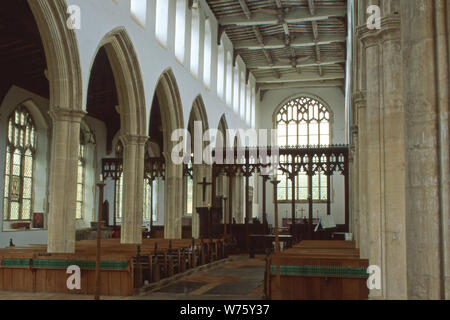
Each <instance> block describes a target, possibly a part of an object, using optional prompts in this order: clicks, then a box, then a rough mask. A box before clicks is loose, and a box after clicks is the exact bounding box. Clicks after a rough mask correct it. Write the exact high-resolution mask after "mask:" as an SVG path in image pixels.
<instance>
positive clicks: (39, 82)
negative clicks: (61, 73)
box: [0, 0, 49, 102]
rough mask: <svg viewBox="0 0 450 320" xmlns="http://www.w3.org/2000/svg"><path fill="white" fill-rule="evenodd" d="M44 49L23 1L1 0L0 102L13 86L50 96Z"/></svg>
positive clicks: (30, 14)
mask: <svg viewBox="0 0 450 320" xmlns="http://www.w3.org/2000/svg"><path fill="white" fill-rule="evenodd" d="M46 68H47V63H46V59H45V53H44V48H43V45H42V42H41V38H40V35H39V30H38V27H37V25H36V22H35V20H34V16H33V13H32V12H31V9H30V8H29V6H28V2H27V1H26V0H14V1H0V70H1V75H0V102H1V100H3V98H4V96H5V94H6V93H7V91H8V90H9V89H10V87H11V86H12V85H16V86H18V87H22V88H24V89H26V90H29V91H31V92H33V93H36V94H38V95H40V96H42V97H45V98H48V97H49V83H48V80H47V79H46V77H45V73H44V71H45V70H46Z"/></svg>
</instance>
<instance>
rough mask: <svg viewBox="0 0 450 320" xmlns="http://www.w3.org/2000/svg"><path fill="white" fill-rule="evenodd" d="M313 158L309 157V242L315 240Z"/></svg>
mask: <svg viewBox="0 0 450 320" xmlns="http://www.w3.org/2000/svg"><path fill="white" fill-rule="evenodd" d="M313 174H314V173H313V158H312V155H309V165H308V204H309V221H308V240H312V239H313V209H314V208H313Z"/></svg>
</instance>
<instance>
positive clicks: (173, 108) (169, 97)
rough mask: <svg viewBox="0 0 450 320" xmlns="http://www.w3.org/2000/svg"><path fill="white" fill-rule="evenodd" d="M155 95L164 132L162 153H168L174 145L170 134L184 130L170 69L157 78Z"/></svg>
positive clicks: (178, 97) (178, 99)
mask: <svg viewBox="0 0 450 320" xmlns="http://www.w3.org/2000/svg"><path fill="white" fill-rule="evenodd" d="M155 95H156V97H157V98H158V100H159V103H160V108H161V118H162V119H161V120H162V127H163V131H164V151H165V152H169V151H170V150H171V149H172V146H173V145H174V143H173V142H171V141H170V140H171V135H172V132H173V131H174V130H176V129H183V128H184V116H183V106H182V103H181V97H180V91H179V89H178V84H177V81H176V79H175V75H174V74H173V71H172V69H170V68H169V69H167V70H166V71H164V72H163V74H162V75H161V76H160V77H159V80H158V84H157V85H156V90H155Z"/></svg>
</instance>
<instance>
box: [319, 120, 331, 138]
mask: <svg viewBox="0 0 450 320" xmlns="http://www.w3.org/2000/svg"><path fill="white" fill-rule="evenodd" d="M329 133H330V124H329V123H328V122H321V123H320V134H323V135H325V134H329Z"/></svg>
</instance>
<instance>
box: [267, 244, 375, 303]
mask: <svg viewBox="0 0 450 320" xmlns="http://www.w3.org/2000/svg"><path fill="white" fill-rule="evenodd" d="M359 257H360V256H359V249H356V248H355V247H354V243H352V242H350V243H344V242H340V243H339V242H336V243H332V242H331V241H330V242H322V243H317V242H306V243H302V242H301V243H299V244H297V245H295V246H294V247H293V248H291V249H288V250H286V251H283V252H281V253H279V254H275V255H272V256H270V257H268V259H267V264H266V275H265V279H266V281H267V283H266V284H265V290H266V297H267V298H268V299H272V300H278V299H281V300H364V299H368V295H369V290H368V288H367V278H368V274H367V268H368V266H369V262H368V260H363V259H360V258H359Z"/></svg>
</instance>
